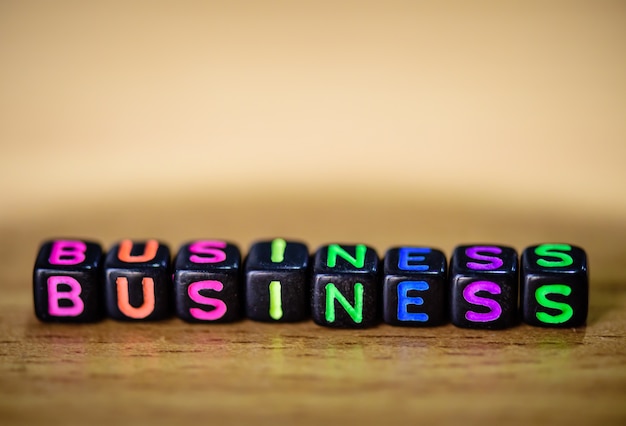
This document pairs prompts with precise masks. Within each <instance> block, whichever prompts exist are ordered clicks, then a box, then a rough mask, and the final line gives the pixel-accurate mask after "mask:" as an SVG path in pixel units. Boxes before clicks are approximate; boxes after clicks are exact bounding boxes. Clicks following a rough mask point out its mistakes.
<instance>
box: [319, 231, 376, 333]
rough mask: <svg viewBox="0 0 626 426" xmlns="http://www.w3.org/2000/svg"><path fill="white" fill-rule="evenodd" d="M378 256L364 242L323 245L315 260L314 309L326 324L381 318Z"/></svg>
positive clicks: (355, 324) (364, 323)
mask: <svg viewBox="0 0 626 426" xmlns="http://www.w3.org/2000/svg"><path fill="white" fill-rule="evenodd" d="M378 279H379V259H378V255H377V254H376V252H375V251H374V250H373V249H372V248H370V247H367V246H365V245H363V244H357V245H339V244H330V245H327V246H323V247H321V248H320V249H319V250H318V251H317V252H316V253H315V258H314V261H313V273H312V279H311V312H312V315H313V320H314V321H315V322H316V323H317V324H319V325H323V326H327V327H338V328H364V327H371V326H373V325H375V324H376V323H377V322H378V320H379V317H378V316H379V313H378V312H379V309H378V304H379V300H380V288H379V282H378Z"/></svg>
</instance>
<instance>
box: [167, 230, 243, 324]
mask: <svg viewBox="0 0 626 426" xmlns="http://www.w3.org/2000/svg"><path fill="white" fill-rule="evenodd" d="M240 275H241V253H240V251H239V248H238V247H237V246H236V245H234V244H231V243H228V242H226V241H221V240H196V241H192V242H189V243H187V244H184V245H183V246H182V247H181V248H180V250H179V251H178V254H177V255H176V260H175V262H174V301H175V302H174V304H175V310H176V315H177V316H178V317H179V318H181V319H183V320H185V321H188V322H230V321H235V320H237V319H239V318H240V317H241V296H242V295H241V293H242V291H241V290H242V289H241V280H240Z"/></svg>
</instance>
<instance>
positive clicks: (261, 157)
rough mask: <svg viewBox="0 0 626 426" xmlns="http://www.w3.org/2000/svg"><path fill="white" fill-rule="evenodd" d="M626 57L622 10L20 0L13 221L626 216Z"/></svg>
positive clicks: (4, 173) (8, 79)
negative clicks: (295, 202) (181, 207)
mask: <svg viewBox="0 0 626 426" xmlns="http://www.w3.org/2000/svg"><path fill="white" fill-rule="evenodd" d="M625 52H626V2H623V1H615V2H609V1H589V2H575V1H564V2H556V1H548V2H544V1H537V2H528V1H519V2H499V1H492V2H489V1H484V2H483V1H481V2H413V1H385V2H380V1H374V2H362V1H354V2H340V3H338V2H330V1H329V2H321V1H308V2H296V1H294V2H290V1H271V2H268V1H263V2H261V1H249V2H242V1H237V2H203V1H176V2H153V1H146V2H126V1H119V2H118V1H106V2H84V1H74V2H72V1H58V2H47V1H7V0H3V1H2V2H0V144H1V145H0V146H1V148H2V149H1V151H0V193H1V194H2V197H3V198H2V203H1V207H0V219H1V220H3V221H4V223H5V224H7V223H11V222H12V221H16V220H22V219H23V218H29V217H32V216H42V215H44V214H45V213H46V212H48V211H53V210H54V211H63V210H64V209H70V208H74V207H75V206H82V205H90V204H93V203H100V202H102V200H114V199H115V197H116V196H117V197H120V198H123V199H127V200H128V199H135V200H143V199H149V198H151V199H156V200H161V202H163V203H167V200H168V198H169V197H172V196H174V195H176V196H177V197H180V196H193V197H206V198H211V197H216V198H220V197H221V198H224V197H235V198H245V197H246V196H249V195H254V196H262V195H263V194H266V193H267V194H274V195H275V196H276V194H282V195H279V196H284V197H289V194H293V193H305V194H310V195H311V197H322V198H323V197H325V196H328V195H329V194H333V196H334V197H342V196H347V197H355V198H367V199H372V200H375V199H377V198H381V197H384V196H389V194H393V195H394V196H398V197H403V198H404V197H406V198H408V199H411V198H414V199H415V202H416V203H420V202H423V201H424V200H427V202H428V203H436V202H438V201H444V202H449V200H462V202H466V203H476V204H480V203H484V204H486V205H494V206H506V207H507V208H515V209H524V210H531V211H532V210H534V209H537V208H540V209H541V211H550V212H552V214H561V213H563V214H570V215H572V214H573V215H577V217H586V216H587V215H589V214H593V215H596V216H600V217H607V218H610V219H611V220H618V221H620V220H621V218H622V217H624V215H625V214H626V197H624V189H623V187H624V184H626V167H624V162H625V160H626V53H625ZM446 200H447V201H446ZM538 206H540V207H538Z"/></svg>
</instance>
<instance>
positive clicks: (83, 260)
mask: <svg viewBox="0 0 626 426" xmlns="http://www.w3.org/2000/svg"><path fill="white" fill-rule="evenodd" d="M101 264H102V247H100V245H99V244H98V243H95V242H90V241H83V240H73V239H57V240H50V241H46V242H45V243H43V244H42V245H41V247H40V249H39V253H38V254H37V259H36V261H35V270H38V269H53V270H60V271H63V270H68V269H71V270H81V271H88V270H92V269H98V268H99V267H100V265H101Z"/></svg>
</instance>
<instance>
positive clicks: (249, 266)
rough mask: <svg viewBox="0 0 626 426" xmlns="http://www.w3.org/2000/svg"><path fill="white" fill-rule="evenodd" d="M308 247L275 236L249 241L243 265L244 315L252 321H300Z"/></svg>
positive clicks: (305, 300) (306, 291)
mask: <svg viewBox="0 0 626 426" xmlns="http://www.w3.org/2000/svg"><path fill="white" fill-rule="evenodd" d="M308 269H309V250H308V249H307V246H306V245H304V244H302V243H298V242H292V241H285V240H283V239H282V238H276V239H274V240H272V241H264V242H258V243H256V244H253V245H252V247H251V248H250V251H249V252H248V257H247V259H246V265H245V280H246V291H245V293H246V316H247V317H248V318H250V319H253V320H256V321H280V322H292V321H301V320H303V319H306V318H307V317H308V313H309V282H308V275H307V274H308Z"/></svg>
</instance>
